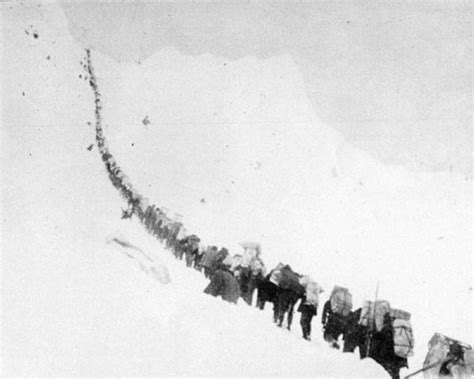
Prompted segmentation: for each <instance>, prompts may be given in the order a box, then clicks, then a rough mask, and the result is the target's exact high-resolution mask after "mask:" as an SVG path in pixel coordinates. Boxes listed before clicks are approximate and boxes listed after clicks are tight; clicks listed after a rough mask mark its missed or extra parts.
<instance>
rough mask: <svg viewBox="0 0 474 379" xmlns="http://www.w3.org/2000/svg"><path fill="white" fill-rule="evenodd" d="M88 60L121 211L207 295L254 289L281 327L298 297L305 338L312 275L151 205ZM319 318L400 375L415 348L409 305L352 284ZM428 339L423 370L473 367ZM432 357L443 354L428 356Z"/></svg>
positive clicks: (461, 352) (329, 335)
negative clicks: (226, 243) (355, 290)
mask: <svg viewBox="0 0 474 379" xmlns="http://www.w3.org/2000/svg"><path fill="white" fill-rule="evenodd" d="M86 59H87V62H86V63H84V67H85V68H86V69H87V70H88V72H89V74H90V84H91V87H92V89H93V91H94V94H95V115H96V141H97V146H98V149H99V152H100V154H101V157H102V160H103V161H104V164H105V167H106V170H107V173H108V175H109V178H110V180H111V182H112V184H113V185H114V187H115V188H117V190H118V191H119V193H120V194H121V196H122V197H123V198H124V199H125V200H126V202H127V204H128V208H127V209H125V210H122V218H124V219H126V218H131V217H132V216H133V215H135V216H136V217H137V218H138V219H139V220H140V222H141V223H142V224H143V225H144V226H145V228H146V229H147V231H148V232H149V233H150V234H152V235H153V236H155V237H156V238H157V239H158V240H159V241H160V242H161V243H163V244H165V246H166V248H167V249H169V250H171V251H172V252H173V254H174V255H175V257H176V258H177V259H184V261H185V262H186V266H188V267H193V268H195V269H196V270H198V271H201V272H203V274H204V275H205V277H206V278H209V279H210V283H209V285H208V286H207V287H206V288H205V289H204V292H205V293H207V294H210V295H213V296H220V297H222V299H223V300H225V301H228V302H231V303H237V302H238V299H239V298H242V299H243V301H244V302H245V303H247V304H248V305H252V300H253V296H254V293H255V291H256V292H257V297H256V304H255V305H256V307H258V308H259V309H261V310H263V309H264V308H265V304H266V303H267V302H270V303H271V304H272V305H273V322H274V323H275V324H276V325H277V326H279V327H282V326H283V322H284V319H285V315H286V327H287V328H288V329H290V328H291V325H292V320H293V313H294V309H295V307H296V304H297V303H298V301H299V302H300V303H299V306H298V308H297V311H298V312H300V313H301V317H300V325H301V329H302V334H303V338H304V339H306V340H310V339H311V324H312V319H313V317H314V316H316V315H317V312H318V305H319V296H320V294H321V293H322V292H324V290H323V288H321V287H320V286H319V284H318V283H317V282H315V281H314V280H313V279H312V278H311V277H310V276H307V275H301V274H298V273H296V272H294V271H293V270H292V269H291V267H290V266H289V265H286V264H283V263H279V264H278V265H277V266H276V267H275V268H274V269H272V270H271V271H270V272H268V273H267V272H266V267H265V265H264V263H263V261H262V259H261V247H260V245H259V244H258V243H252V242H246V243H242V247H243V250H244V251H243V254H236V255H234V256H231V255H230V254H229V252H228V250H227V249H226V248H224V247H222V248H221V249H218V248H217V246H206V247H204V246H203V245H202V244H200V242H201V241H200V239H199V237H197V236H196V235H185V230H184V228H183V224H182V223H181V222H179V221H176V220H173V219H172V218H170V217H168V216H167V214H166V212H165V211H163V210H162V209H160V208H159V207H157V206H155V205H150V204H149V202H148V200H147V199H146V198H144V197H143V196H141V195H140V194H139V192H138V191H136V190H135V189H134V188H133V186H132V184H131V182H130V180H129V179H128V177H127V176H126V175H125V174H124V173H123V171H122V170H121V169H120V167H119V166H118V165H117V163H116V161H115V159H114V157H113V156H112V154H111V153H110V151H109V149H108V147H107V144H106V141H105V138H104V135H103V130H102V125H101V120H102V118H101V108H102V105H101V100H100V93H99V91H98V88H97V83H96V78H95V75H94V71H93V68H92V66H91V63H90V52H89V51H88V50H87V58H86ZM321 321H322V326H323V337H324V339H325V340H326V341H327V342H328V343H329V345H330V346H331V347H333V348H335V349H339V348H340V345H339V344H340V342H339V340H340V338H341V337H342V340H343V351H344V352H354V351H355V349H356V348H358V349H359V354H360V357H361V359H363V358H366V357H371V358H373V359H374V360H375V361H376V362H378V363H379V364H380V365H381V366H382V367H384V368H385V370H386V371H387V372H388V373H389V374H390V375H391V377H392V378H399V372H400V368H402V367H408V361H407V358H408V357H410V356H411V355H412V354H413V347H414V341H413V332H412V328H411V325H410V314H409V313H408V312H405V311H402V310H398V309H393V308H390V304H389V303H388V302H387V301H384V300H378V301H375V302H370V301H366V302H365V303H364V305H363V307H361V308H359V309H356V310H352V296H351V294H350V292H349V290H348V289H346V288H344V287H339V286H335V287H334V289H333V290H332V292H331V295H330V297H329V299H328V300H327V301H326V302H325V304H324V306H323V312H322V318H321ZM437 336H441V337H443V338H437V339H436V341H438V342H439V341H442V342H443V343H441V342H439V343H432V341H433V339H434V338H435V337H437ZM433 339H432V341H430V351H429V353H428V356H427V362H428V363H427V362H426V361H425V364H426V371H425V372H430V373H431V374H433V370H435V373H436V375H438V376H439V375H447V376H449V375H451V374H452V373H453V372H454V373H455V372H456V369H457V370H458V371H459V370H461V372H466V370H468V367H470V366H469V364H466V363H465V357H466V356H468V357H471V358H469V359H471V361H472V348H471V347H470V346H469V345H467V344H462V343H459V341H455V340H452V339H450V338H448V337H446V336H442V335H439V334H436V335H435V336H434V337H433ZM440 346H441V347H440ZM446 346H448V348H446ZM440 351H441V353H439V352H440ZM443 352H444V353H443ZM430 354H431V355H430ZM433 357H435V358H439V357H441V358H439V359H438V360H435V363H433V360H434V358H433ZM428 358H429V359H428ZM431 358H433V359H431ZM436 365H438V366H439V367H438V366H436ZM471 365H472V364H471ZM428 369H430V370H431V371H429V370H428ZM424 370H425V368H424V369H422V370H420V371H424ZM462 370H464V371H462ZM471 372H472V371H471Z"/></svg>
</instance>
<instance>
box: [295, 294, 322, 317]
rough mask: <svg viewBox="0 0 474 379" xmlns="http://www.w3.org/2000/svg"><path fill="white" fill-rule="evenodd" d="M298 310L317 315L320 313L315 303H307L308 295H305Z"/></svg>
mask: <svg viewBox="0 0 474 379" xmlns="http://www.w3.org/2000/svg"><path fill="white" fill-rule="evenodd" d="M297 310H298V312H301V313H307V314H311V315H313V316H316V315H317V314H318V308H317V307H316V306H314V305H313V304H306V297H305V296H303V297H302V298H301V301H300V305H299V306H298V309H297Z"/></svg>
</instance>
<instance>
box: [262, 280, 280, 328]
mask: <svg viewBox="0 0 474 379" xmlns="http://www.w3.org/2000/svg"><path fill="white" fill-rule="evenodd" d="M271 275H272V271H270V273H269V274H268V275H267V276H266V277H264V278H262V279H261V280H259V281H258V282H257V288H258V293H257V307H258V308H259V309H261V310H263V309H264V308H265V302H267V301H269V302H271V303H272V304H273V322H275V323H276V322H277V321H278V292H279V288H278V286H277V285H276V284H274V283H272V282H271V281H270V277H271Z"/></svg>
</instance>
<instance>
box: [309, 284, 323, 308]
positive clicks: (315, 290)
mask: <svg viewBox="0 0 474 379" xmlns="http://www.w3.org/2000/svg"><path fill="white" fill-rule="evenodd" d="M320 292H321V288H320V287H319V285H318V283H316V282H309V283H308V284H307V285H306V304H311V305H314V306H315V307H316V308H317V307H318V304H319V293H320Z"/></svg>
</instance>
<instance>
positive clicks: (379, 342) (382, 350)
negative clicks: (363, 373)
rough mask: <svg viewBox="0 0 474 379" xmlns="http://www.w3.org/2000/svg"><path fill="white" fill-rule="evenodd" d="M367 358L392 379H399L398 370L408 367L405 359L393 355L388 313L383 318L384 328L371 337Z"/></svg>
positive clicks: (391, 329)
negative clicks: (372, 360)
mask: <svg viewBox="0 0 474 379" xmlns="http://www.w3.org/2000/svg"><path fill="white" fill-rule="evenodd" d="M369 356H370V357H371V358H373V359H374V360H375V361H376V362H377V363H378V364H380V365H381V366H382V367H383V368H384V369H385V371H387V372H388V373H389V374H390V376H391V377H392V379H400V369H401V368H402V367H408V361H407V359H406V358H402V357H399V356H398V355H396V354H395V351H394V347H393V327H392V320H391V318H390V315H389V314H388V313H387V314H386V315H385V317H384V326H383V327H382V329H381V330H380V332H374V333H372V335H371V339H370V354H369Z"/></svg>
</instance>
